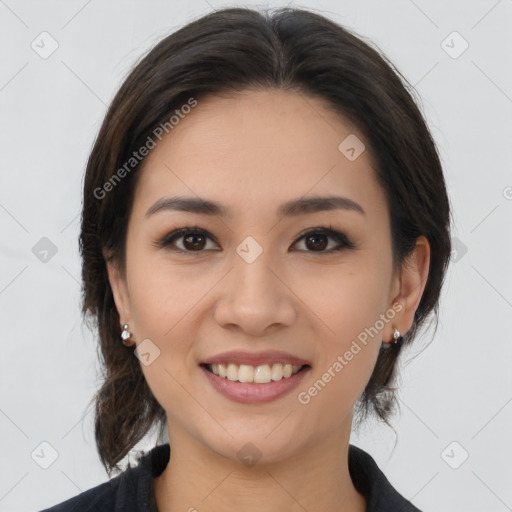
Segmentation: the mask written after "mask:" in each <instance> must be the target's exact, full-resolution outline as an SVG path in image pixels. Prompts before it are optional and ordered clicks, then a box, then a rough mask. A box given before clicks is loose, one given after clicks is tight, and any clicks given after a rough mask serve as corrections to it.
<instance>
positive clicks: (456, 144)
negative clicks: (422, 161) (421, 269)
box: [0, 0, 512, 512]
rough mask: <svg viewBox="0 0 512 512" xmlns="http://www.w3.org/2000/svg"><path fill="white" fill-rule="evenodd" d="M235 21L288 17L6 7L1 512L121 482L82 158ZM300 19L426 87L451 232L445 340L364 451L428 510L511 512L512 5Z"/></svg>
mask: <svg viewBox="0 0 512 512" xmlns="http://www.w3.org/2000/svg"><path fill="white" fill-rule="evenodd" d="M234 5H239V6H240V5H253V6H256V7H260V6H261V7H265V5H267V6H268V5H270V6H278V5H285V3H282V4H279V3H271V4H261V3H260V4H251V3H250V2H238V3H237V4H221V3H217V2H215V1H214V0H209V1H208V2H206V1H205V0H197V1H190V2H188V4H186V5H184V4H181V3H180V4H178V3H176V2H170V1H155V0H153V1H144V2H143V1H142V0H139V1H126V0H123V1H100V0H89V1H84V0H68V1H66V2H64V1H60V2H57V1H55V2H50V1H33V2H29V1H16V0H5V1H4V0H1V1H0V38H1V45H0V51H1V63H2V64H1V68H0V105H1V116H0V130H1V132H0V140H1V144H2V145H1V151H0V226H1V229H0V235H1V236H0V248H1V252H0V315H1V318H0V332H1V336H2V341H1V357H0V365H1V367H0V399H1V402H0V433H1V434H0V461H1V464H0V510H1V511H9V512H17V511H37V510H40V509H42V508H46V507H49V506H50V505H54V504H56V503H58V502H61V501H63V500H65V499H67V498H70V497H72V496H75V495H76V494H78V493H80V492H82V491H84V490H87V489H89V488H91V487H93V486H95V485H98V484H100V483H102V482H104V481H106V480H107V475H106V473H105V471H104V470H103V467H102V466H101V464H100V463H99V460H98V456H97V454H96V451H95V444H94V437H93V424H92V408H89V409H87V403H88V401H89V400H90V399H91V397H92V395H93V393H94V391H95V390H96V389H97V387H98V385H99V382H98V380H97V362H96V349H95V341H94V337H93V336H92V334H91V333H90V332H89V331H88V329H87V328H86V327H85V326H84V325H83V324H82V320H81V317H80V304H79V299H80V260H79V255H78V230H79V212H80V204H81V185H82V177H83V171H84V168H85V163H86V158H87V155H88V152H89V151H90V148H91V144H92V142H93V139H94V137H95V135H96V133H97V131H98V129H99V126H100V123H101V121H102V119H103V116H104V114H105V111H106V105H108V103H109V102H110V100H111V99H112V97H113V95H114V94H115V92H116V90H117V89H118V87H119V86H120V84H121V83H122V81H123V79H124V77H125V76H126V74H127V73H128V71H129V69H130V68H131V66H132V65H133V63H134V62H135V61H136V59H137V58H138V57H139V56H141V55H142V54H143V53H144V52H145V51H146V50H148V49H150V48H151V47H152V46H153V45H154V44H155V43H156V42H157V41H159V40H160V39H161V38H162V37H163V36H165V35H167V34H168V33H170V32H172V31H174V30H176V29H177V28H179V27H181V26H183V25H184V24H186V23H187V22H188V21H191V19H192V18H195V17H197V16H199V15H202V14H206V13H207V12H210V11H211V10H212V9H214V8H220V7H226V6H234ZM290 5H293V6H296V7H305V8H310V9H313V10H316V11H317V12H319V13H321V14H324V15H326V16H328V17H330V18H331V19H334V20H335V21H337V22H339V23H341V24H343V25H346V26H347V27H348V28H350V29H353V30H355V31H356V32H357V33H359V34H360V35H362V36H366V37H368V38H370V39H371V40H373V41H374V42H375V43H376V44H377V45H378V46H379V47H380V48H381V49H382V50H383V51H384V52H385V53H386V54H387V55H388V56H389V58H390V59H391V60H392V61H393V62H394V63H395V64H396V65H397V66H398V68H399V69H400V70H401V72H402V73H403V74H404V76H405V77H406V78H407V79H408V80H409V82H410V83H411V84H412V85H414V86H415V87H416V89H417V91H418V92H419V94H420V95H421V97H422V100H423V107H422V108H423V110H424V112H425V116H426V117H427V120H428V123H429V125H430V127H431V129H432V132H433V135H434V137H435V139H436V142H437V144H438V146H439V150H440V153H441V157H442V160H443V163H444V168H445V172H446V179H447V184H448V187H449V194H450V197H451V202H452V206H453V209H454V218H455V222H456V225H455V230H454V233H453V235H454V236H455V237H457V239H458V241H455V244H456V247H458V248H459V250H458V252H457V254H455V253H454V255H453V259H452V264H451V265H450V270H449V274H448V277H447V280H446V286H445V289H444V291H443V298H442V303H441V315H440V324H439V328H438V330H437V333H436V334H435V336H434V337H433V341H432V343H430V344H429V341H430V338H431V337H429V336H425V337H424V340H425V341H424V343H423V346H422V345H421V342H419V343H418V344H417V347H416V348H415V349H414V351H409V352H408V353H406V354H405V356H406V357H405V358H404V360H403V365H402V367H403V369H402V378H401V379H400V384H401V392H400V395H399V397H400V405H401V414H400V415H397V416H396V417H395V418H394V419H393V425H394V429H395V431H396V435H395V432H393V430H391V429H389V428H387V427H384V426H379V425H376V424H371V425H368V428H366V429H365V430H364V431H362V432H361V433H359V434H358V435H354V436H353V439H352V442H353V443H354V444H357V445H359V446H361V447H362V448H363V449H365V450H367V451H368V452H369V453H370V454H372V456H373V457H374V458H375V460H376V461H377V463H378V464H379V466H380V467H381V468H382V470H383V471H384V473H385V474H386V475H387V477H388V479H389V480H390V481H391V483H392V484H393V485H394V486H395V487H396V488H397V490H398V491H399V492H401V493H402V494H403V495H404V496H405V497H406V498H408V499H410V500H411V501H412V502H413V503H414V504H416V505H417V506H418V507H419V508H420V509H422V510H424V511H436V512H458V511H464V512H470V511H479V512H493V511H495V512H502V511H506V510H512V485H511V482H512V470H511V469H510V461H511V459H512V438H511V436H510V432H511V430H512V429H511V426H512V372H511V370H510V367H511V361H512V339H511V334H510V330H511V327H512V324H511V318H512V273H511V272H510V264H511V262H512V242H511V238H512V228H511V220H512V188H511V187H512V173H511V162H512V149H511V148H512V145H511V144H510V142H511V140H512V122H511V119H512V68H511V65H510V63H511V62H512V59H511V53H512V51H511V50H512V2H511V1H510V0H501V1H496V0H485V1H483V0H482V1H472V2H467V1H450V2H448V1H446V0H442V1H441V0H436V1H429V2H427V1H426V0H414V1H413V0H393V1H388V2H382V1H379V0H374V1H359V2H356V1H342V2H340V1H336V2H335V1H334V0H331V1H323V2H322V1H310V2H306V3H301V4H298V3H291V4H290ZM43 31H47V32H48V33H49V34H50V35H51V38H53V39H54V40H55V41H56V42H57V43H58V48H57V50H56V51H55V52H54V53H53V54H52V55H50V56H49V57H48V58H46V59H43V58H42V57H41V56H40V55H39V54H38V53H36V51H34V50H33V49H32V47H31V43H32V42H33V41H35V44H36V43H37V44H39V46H40V47H41V46H42V43H41V42H40V41H41V38H42V37H48V36H40V34H41V32H43ZM454 31H457V32H458V33H459V34H460V36H461V37H462V38H463V39H461V38H460V37H459V36H457V35H455V36H454V35H451V34H452V33H453V32H454ZM448 36H450V37H449V38H448V39H447V37H448ZM463 40H465V41H467V43H468V44H469V47H468V48H467V50H466V51H464V53H462V54H461V55H458V56H457V58H454V55H455V54H457V53H458V52H459V51H460V50H461V49H462V48H463V46H462V45H463V44H464V41H463ZM38 41H39V43H38ZM45 41H46V42H45V48H47V49H48V48H51V46H50V44H51V39H46V40H45ZM443 41H445V42H444V43H443ZM450 46H451V47H452V48H451V49H450V48H449V47H450ZM445 50H448V51H449V52H451V53H452V55H451V56H450V55H449V53H447V51H445ZM41 51H42V50H41ZM507 187H508V188H507ZM43 237H47V238H49V239H50V240H51V241H52V243H53V244H54V245H55V247H56V250H57V252H56V254H55V255H53V256H52V257H51V258H49V259H48V261H47V262H46V263H45V262H42V261H41V260H40V259H39V258H38V257H36V254H34V252H33V247H34V246H35V245H36V244H37V243H38V241H39V240H40V239H41V238H43ZM464 247H465V248H466V249H467V252H466V253H464V251H465V249H464ZM461 248H462V249H461ZM427 345H428V346H427ZM422 350H423V351H422ZM420 351H422V353H421V355H418V356H417V357H414V356H416V355H417V354H418V353H419V352H420ZM43 442H46V443H49V445H51V446H52V447H53V449H54V450H56V452H57V453H58V458H57V459H56V460H55V462H54V463H53V464H51V466H50V467H48V468H47V469H43V468H41V467H40V465H38V464H37V463H36V462H35V461H34V459H33V458H32V454H33V453H34V450H36V452H37V450H40V449H41V443H43ZM395 442H396V445H395ZM452 442H456V443H458V444H457V445H452V446H450V447H449V445H450V444H451V443H452ZM152 444H154V440H151V439H148V440H147V442H145V445H144V443H143V444H142V445H141V446H149V447H150V446H151V445H152ZM43 446H44V447H46V448H47V450H46V453H50V452H51V450H50V449H49V448H48V446H47V445H43ZM447 447H449V448H448V450H446V451H445V449H446V448H447ZM465 452H467V453H468V454H469V457H468V458H467V460H465V461H464V462H463V463H462V464H461V465H460V466H459V467H458V468H457V469H454V468H452V467H450V465H449V464H448V462H450V464H451V465H452V466H456V465H458V464H459V463H460V461H461V460H462V456H463V454H464V453H465ZM443 454H444V455H443Z"/></svg>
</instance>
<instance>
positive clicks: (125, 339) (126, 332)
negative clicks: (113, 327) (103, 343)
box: [121, 324, 133, 347]
mask: <svg viewBox="0 0 512 512" xmlns="http://www.w3.org/2000/svg"><path fill="white" fill-rule="evenodd" d="M131 335H132V334H131V332H130V331H129V330H128V324H123V332H122V333H121V339H122V340H123V345H125V346H127V347H129V346H131V345H133V343H131V342H129V341H128V338H130V336H131Z"/></svg>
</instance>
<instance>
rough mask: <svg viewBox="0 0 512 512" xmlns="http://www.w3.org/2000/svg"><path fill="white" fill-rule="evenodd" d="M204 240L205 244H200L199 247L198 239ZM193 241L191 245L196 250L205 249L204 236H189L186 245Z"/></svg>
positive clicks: (186, 238)
mask: <svg viewBox="0 0 512 512" xmlns="http://www.w3.org/2000/svg"><path fill="white" fill-rule="evenodd" d="M198 238H199V239H203V243H202V244H201V243H200V244H199V247H198V246H197V239H198ZM191 240H192V242H191V244H192V245H193V248H194V249H202V248H203V247H204V237H203V236H202V235H189V236H187V237H185V245H186V244H187V243H189V242H190V241H191Z"/></svg>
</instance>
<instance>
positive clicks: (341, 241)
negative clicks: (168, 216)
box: [155, 226, 355, 254]
mask: <svg viewBox="0 0 512 512" xmlns="http://www.w3.org/2000/svg"><path fill="white" fill-rule="evenodd" d="M185 235H199V236H203V237H207V238H210V239H211V240H213V241H214V242H215V240H214V238H213V237H212V236H211V235H210V234H209V233H208V231H205V230H204V229H201V228H200V227H198V226H186V227H184V228H180V229H176V230H174V231H172V232H170V233H169V234H167V235H165V236H164V237H163V238H162V239H161V240H159V241H157V242H155V245H156V246H157V247H159V248H166V249H169V250H171V251H173V252H181V253H187V254H194V253H197V254H200V253H202V252H205V249H202V250H199V251H189V250H186V249H179V248H172V247H171V246H172V244H174V242H175V241H176V240H179V239H182V238H184V237H185ZM310 235H324V236H327V237H329V238H332V239H333V240H335V241H336V242H337V244H338V247H337V248H335V249H330V250H328V251H325V250H323V251H309V250H301V251H300V252H310V253H319V254H330V253H336V252H340V251H342V250H344V249H354V248H355V244H354V243H353V242H352V241H351V240H350V239H349V238H348V237H347V236H346V235H345V234H344V233H341V232H340V231H337V230H335V229H333V227H332V226H329V227H318V228H312V229H309V230H308V231H306V232H305V233H303V234H302V235H300V236H299V238H297V240H296V241H295V242H294V245H295V244H296V243H297V242H299V241H300V240H302V239H304V238H307V237H308V236H310ZM215 243H216V242H215Z"/></svg>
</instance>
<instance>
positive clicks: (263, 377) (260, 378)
mask: <svg viewBox="0 0 512 512" xmlns="http://www.w3.org/2000/svg"><path fill="white" fill-rule="evenodd" d="M200 366H201V367H202V368H204V369H205V370H207V371H208V372H210V373H211V374H213V375H216V376H217V377H220V378H222V379H225V380H229V381H232V382H240V383H246V384H269V383H271V382H278V381H280V380H286V379H289V378H291V377H293V376H295V375H297V374H298V373H301V372H305V371H307V370H308V369H309V368H311V366H310V365H309V364H303V365H294V364H291V363H284V364H283V363H274V364H262V365H258V366H253V365H247V364H240V365H239V364H235V363H227V364H212V363H211V364H209V363H201V364H200Z"/></svg>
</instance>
